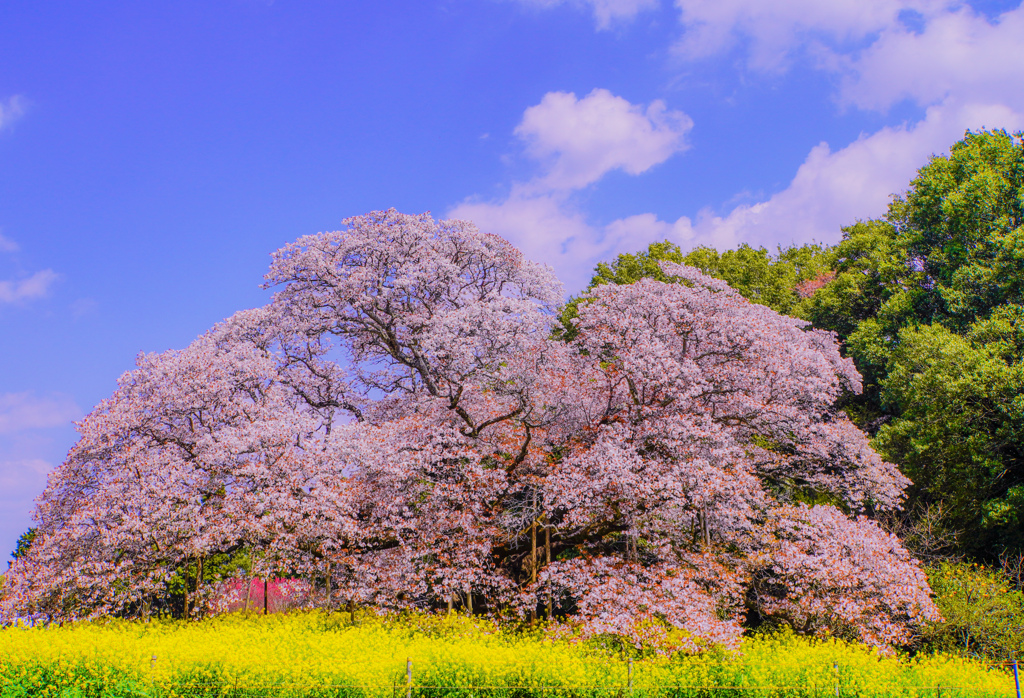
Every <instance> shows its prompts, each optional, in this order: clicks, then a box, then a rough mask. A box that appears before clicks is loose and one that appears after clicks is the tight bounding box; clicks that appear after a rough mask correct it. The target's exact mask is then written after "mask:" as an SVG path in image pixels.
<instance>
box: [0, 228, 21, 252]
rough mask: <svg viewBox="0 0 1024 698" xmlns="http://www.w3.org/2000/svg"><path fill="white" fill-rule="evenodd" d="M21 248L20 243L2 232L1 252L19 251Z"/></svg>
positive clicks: (0, 240) (0, 238)
mask: <svg viewBox="0 0 1024 698" xmlns="http://www.w3.org/2000/svg"><path fill="white" fill-rule="evenodd" d="M19 249H21V248H20V247H18V243H16V242H15V241H14V240H11V239H10V238H8V237H4V234H3V233H0V252H17V251H18V250H19Z"/></svg>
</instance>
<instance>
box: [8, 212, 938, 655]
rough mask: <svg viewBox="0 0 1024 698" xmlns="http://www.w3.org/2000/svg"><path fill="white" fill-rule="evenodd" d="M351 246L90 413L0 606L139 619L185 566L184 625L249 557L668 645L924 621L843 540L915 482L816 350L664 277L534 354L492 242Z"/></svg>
mask: <svg viewBox="0 0 1024 698" xmlns="http://www.w3.org/2000/svg"><path fill="white" fill-rule="evenodd" d="M345 226H346V227H345V229H344V230H341V231H338V232H334V233H324V234H320V235H312V236H306V237H303V238H300V239H299V240H298V241H296V242H295V243H292V244H290V245H287V246H286V247H284V248H282V249H281V250H279V251H278V252H277V253H276V254H275V255H274V261H273V264H272V266H271V269H270V272H269V273H268V275H267V285H268V286H269V287H272V288H274V289H276V292H275V294H274V297H273V300H272V302H271V303H270V304H269V305H267V306H266V307H264V308H260V309H256V310H250V311H243V312H241V313H238V314H236V315H235V316H233V317H231V318H229V319H228V320H227V321H225V322H223V323H221V324H219V325H217V326H216V327H214V328H213V329H212V330H210V332H208V333H206V334H205V335H203V336H202V337H200V338H199V339H197V340H196V341H195V342H194V343H193V344H192V345H190V346H189V347H188V348H186V349H185V350H182V351H172V352H166V353H164V354H155V355H143V356H140V357H139V360H138V365H137V368H136V369H135V370H134V371H132V372H130V373H128V374H126V375H125V376H124V377H122V379H121V381H120V382H119V386H118V389H117V391H116V392H115V393H114V395H113V396H112V397H111V398H110V399H108V400H106V401H104V402H103V403H101V404H100V405H99V406H97V408H96V409H95V410H94V411H93V412H92V413H91V414H90V415H89V416H88V417H86V419H85V420H84V421H83V422H82V423H81V425H80V431H81V434H82V438H81V440H80V442H79V443H78V445H76V447H75V449H74V450H73V451H72V453H71V454H70V456H69V458H68V460H67V461H66V462H65V463H64V464H63V465H62V466H61V467H60V468H58V470H57V471H56V472H55V473H54V475H53V476H52V477H51V479H50V483H49V485H48V487H47V489H46V491H45V492H44V494H43V496H42V498H41V500H40V504H39V510H38V513H37V519H38V527H37V535H36V539H35V541H34V543H33V544H32V546H31V547H30V549H29V551H28V553H27V554H26V555H24V556H22V557H20V558H19V559H18V560H16V561H15V563H14V565H13V567H12V569H11V572H10V573H9V575H8V576H9V584H8V586H7V588H6V590H5V596H4V599H3V604H4V609H5V612H7V613H16V612H18V611H23V610H24V609H27V608H34V609H36V610H41V611H45V612H47V613H50V614H52V615H53V616H54V617H58V618H68V617H81V616H86V615H98V614H103V613H112V612H113V613H119V614H124V615H143V614H145V612H146V609H147V608H148V604H149V603H150V601H151V600H152V598H153V597H154V596H156V595H158V594H159V593H160V590H161V586H166V584H167V583H168V580H170V579H172V578H175V579H182V576H183V575H182V571H183V570H184V571H186V572H187V574H185V575H184V580H185V583H186V593H187V594H189V600H188V601H187V602H186V603H185V611H186V613H190V614H198V613H204V612H208V611H210V610H212V607H211V602H212V593H211V590H210V589H209V588H207V587H205V586H204V585H203V582H204V580H205V579H206V576H205V575H204V574H203V572H202V570H203V567H204V565H205V564H208V563H209V561H211V560H215V559H220V558H223V556H229V555H232V554H235V553H237V552H238V551H240V550H248V551H250V552H251V555H252V559H253V564H252V566H251V572H252V573H253V574H256V575H262V576H267V575H270V574H280V573H290V574H298V575H302V576H304V577H305V578H307V579H309V580H311V581H312V582H313V583H315V584H316V585H317V588H318V590H319V591H318V593H319V594H320V598H321V599H322V602H323V603H326V604H332V603H336V602H338V601H344V602H348V603H371V604H374V605H376V606H378V607H382V608H405V607H419V608H424V609H442V608H445V607H448V608H451V607H453V606H455V607H462V608H464V609H465V610H467V611H470V612H477V613H479V612H488V613H498V614H502V615H505V616H509V615H511V616H518V617H520V618H524V619H525V618H534V617H537V616H538V615H549V616H552V618H557V619H559V622H561V623H564V624H568V625H569V626H571V627H573V628H575V630H576V631H577V632H579V633H581V634H582V635H583V636H588V635H598V634H605V633H615V634H618V635H620V636H622V637H624V638H628V639H629V640H630V641H631V642H635V643H638V644H640V643H644V642H647V641H649V640H651V639H652V638H653V637H658V638H662V640H663V641H666V640H664V639H665V638H670V639H671V646H672V648H673V649H677V650H687V651H696V650H699V649H701V648H704V647H706V646H708V645H709V644H718V643H725V644H730V643H733V642H735V640H736V639H737V637H738V636H739V634H740V632H741V625H742V623H743V621H744V618H745V617H757V618H760V619H764V620H772V619H774V620H776V621H778V622H785V623H789V624H790V625H792V626H793V627H795V628H797V629H798V630H800V631H804V632H826V631H827V632H831V633H838V634H843V635H846V636H849V637H857V638H861V639H863V640H865V641H868V642H871V643H874V644H877V645H893V644H903V643H906V642H908V641H909V640H910V639H911V638H912V637H913V635H914V633H915V632H916V629H917V628H918V627H919V626H920V625H921V624H922V623H924V622H925V621H927V620H928V619H930V618H935V617H937V616H936V610H935V607H934V605H933V603H932V601H931V599H930V596H929V589H928V585H927V581H926V578H925V576H924V573H923V572H922V570H921V569H920V567H919V565H918V564H917V562H916V561H914V560H913V559H912V558H911V556H910V555H909V553H908V552H907V551H906V550H905V549H904V548H903V547H902V546H901V545H900V543H899V542H898V541H897V540H896V539H895V538H894V537H893V536H891V535H889V534H887V533H885V532H884V531H882V530H881V529H880V528H879V527H878V525H877V524H876V523H874V522H873V521H872V520H870V518H868V516H869V515H871V514H875V513H878V512H882V511H891V510H895V509H897V508H898V507H899V506H900V503H901V501H902V497H903V490H904V488H905V487H906V485H907V484H908V481H907V479H906V478H905V477H904V476H903V475H901V474H900V473H899V471H898V470H897V469H896V468H895V466H893V465H892V464H891V463H888V462H886V461H885V460H883V459H882V458H881V457H879V456H878V454H877V453H875V451H873V450H872V449H871V447H870V445H869V443H868V438H867V436H866V435H865V434H864V433H863V432H862V431H860V430H859V429H858V428H857V427H856V426H855V425H854V424H853V423H852V422H851V421H850V420H849V419H848V418H847V417H846V416H845V415H844V414H843V413H842V412H841V411H839V410H838V409H836V407H835V403H836V401H837V399H838V398H839V397H840V396H841V395H842V394H843V393H844V391H846V392H852V393H856V392H858V391H859V390H860V387H861V378H860V375H859V374H858V372H857V371H856V369H855V367H854V365H853V363H852V362H851V361H850V360H849V359H846V358H843V357H842V356H841V355H840V352H839V347H838V345H837V344H836V342H835V340H834V338H833V336H832V335H831V334H829V333H828V332H824V331H821V330H816V329H813V328H811V327H809V326H808V324H807V323H806V322H805V321H802V320H798V319H794V318H791V317H787V316H785V315H782V314H780V313H778V312H776V311H774V310H772V309H770V308H769V307H767V306H765V305H761V304H757V303H752V302H750V301H749V300H747V299H746V298H744V297H743V295H741V294H740V293H738V292H737V291H735V290H734V289H732V288H731V287H730V286H729V285H728V284H726V283H725V282H723V281H720V280H718V279H715V278H712V277H711V276H708V275H706V274H704V273H703V272H701V271H700V270H698V269H696V268H694V267H692V266H685V265H683V264H679V263H675V262H671V261H662V262H661V263H660V264H659V266H658V270H659V272H660V273H661V274H662V275H663V278H662V279H660V280H659V279H651V278H642V279H640V280H638V281H636V283H632V284H598V285H596V286H595V287H594V288H593V289H592V290H591V291H590V292H589V294H588V296H587V300H586V302H585V303H580V304H579V305H578V307H577V313H576V317H575V318H574V319H573V320H572V325H571V327H572V330H573V332H572V337H571V339H568V340H566V339H565V338H562V339H559V338H556V337H554V336H553V332H552V330H553V328H554V327H555V325H556V324H557V323H558V319H559V316H558V310H559V307H558V303H559V301H560V299H561V286H560V284H559V283H558V282H557V280H556V279H555V278H554V277H553V275H552V274H551V272H550V270H549V269H548V268H547V267H544V266H542V265H538V264H535V263H533V262H530V261H528V260H525V259H524V258H523V257H522V255H521V254H520V253H519V251H518V250H516V249H515V248H514V247H513V246H512V245H510V244H509V243H508V242H506V241H505V240H503V239H501V238H498V237H495V236H492V235H486V234H481V233H480V232H478V231H477V230H476V229H475V228H474V227H473V226H472V225H471V224H468V223H464V222H460V221H439V222H438V221H434V220H433V219H431V218H430V217H429V216H428V215H426V214H424V215H419V216H409V215H404V214H400V213H398V212H397V211H394V210H389V211H383V212H373V213H370V214H367V215H365V216H357V217H354V218H350V219H348V220H347V221H345ZM756 256H757V255H756V254H754V257H756ZM773 264H776V265H778V264H779V262H777V261H776V262H773ZM787 264H788V262H787ZM769 268H773V267H771V265H769ZM794 278H795V277H794ZM769 286H770V285H769ZM769 286H764V288H769ZM759 288H760V287H759ZM771 288H774V286H771ZM218 556H220V557H218ZM190 571H191V572H190ZM189 574H191V576H189ZM679 630H682V631H683V632H677V631H679ZM662 644H664V642H663V643H662Z"/></svg>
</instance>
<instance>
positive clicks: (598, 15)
mask: <svg viewBox="0 0 1024 698" xmlns="http://www.w3.org/2000/svg"><path fill="white" fill-rule="evenodd" d="M519 2H520V3H521V4H523V5H527V6H531V7H538V8H548V7H555V6H556V5H563V4H565V3H566V2H570V3H571V4H573V5H577V6H579V7H587V8H589V9H590V10H591V11H592V12H593V13H594V22H595V24H596V25H597V28H598V29H610V28H611V26H612V24H614V23H616V22H624V21H629V20H631V19H633V18H634V17H636V16H637V15H638V14H640V13H641V12H643V11H644V10H652V9H654V8H656V7H657V6H658V4H659V2H660V0H519Z"/></svg>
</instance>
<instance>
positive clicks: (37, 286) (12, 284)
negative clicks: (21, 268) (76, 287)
mask: <svg viewBox="0 0 1024 698" xmlns="http://www.w3.org/2000/svg"><path fill="white" fill-rule="evenodd" d="M58 278H60V276H59V275H58V274H57V273H56V272H55V271H53V270H52V269H43V270H42V271H37V272H36V273H35V274H33V275H32V276H30V277H28V278H27V279H21V280H18V281H0V303H17V302H18V301H24V300H31V299H33V298H43V297H45V296H46V295H48V294H49V293H50V287H51V286H52V285H53V282H55V281H56V280H57V279H58Z"/></svg>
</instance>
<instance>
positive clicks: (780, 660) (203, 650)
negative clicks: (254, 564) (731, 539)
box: [0, 613, 1015, 698]
mask: <svg viewBox="0 0 1024 698" xmlns="http://www.w3.org/2000/svg"><path fill="white" fill-rule="evenodd" d="M407 662H408V664H407ZM407 668H409V669H411V675H412V681H411V686H410V685H408V684H407V673H406V672H407ZM0 686H2V688H0V696H2V698H14V697H15V696H25V697H28V696H33V697H34V696H40V697H45V698H94V697H95V698H99V697H100V696H124V697H125V698H127V697H128V696H146V697H148V698H179V697H181V698H184V697H185V696H225V697H232V698H234V697H236V696H237V697H238V698H243V697H244V698H248V697H249V696H253V697H255V696H266V695H270V696H282V697H296V698H298V697H300V696H301V697H303V698H306V697H310V698H312V697H320V696H353V697H355V696H359V697H361V698H362V697H365V698H378V697H379V698H402V697H403V696H405V695H406V694H407V692H408V693H410V694H411V695H412V696H413V698H440V697H441V696H458V697H459V698H477V697H479V698H491V697H493V698H528V697H530V696H538V697H541V696H543V697H544V698H556V697H560V696H581V697H582V696H588V697H589V696H593V697H595V698H597V697H603V696H611V697H614V698H628V696H630V695H632V696H633V698H652V697H654V696H672V697H679V698H683V697H684V696H716V695H722V696H726V695H728V696H735V697H739V696H835V695H836V690H837V688H838V689H839V692H840V695H842V696H844V697H847V696H879V697H881V696H886V697H887V696H928V697H929V698H930V697H931V696H943V697H945V698H948V697H950V696H1007V697H1009V696H1013V695H1015V693H1014V686H1013V678H1012V676H1011V675H1010V674H1009V673H1007V672H1006V671H1005V670H1001V669H998V668H993V667H987V666H985V665H983V664H980V663H974V662H970V661H966V660H963V659H959V658H953V657H947V656H929V657H923V658H915V659H906V658H899V657H894V656H893V657H887V656H881V655H879V654H878V653H876V652H874V651H872V650H870V649H868V648H866V647H864V646H861V645H854V644H847V643H844V642H840V641H835V640H809V639H806V638H801V637H797V636H795V635H792V634H779V635H769V636H762V637H752V638H748V639H746V640H744V641H743V644H742V647H741V650H740V652H738V653H731V652H730V653H725V652H723V653H715V652H708V653H704V654H702V655H699V656H686V657H684V656H677V657H676V658H673V659H669V658H665V657H645V658H642V659H639V658H638V659H634V660H628V659H624V658H623V657H622V655H621V654H620V653H618V652H614V651H609V650H607V649H598V648H596V647H594V646H593V645H589V646H588V645H583V644H578V643H571V642H567V641H564V640H553V639H550V638H546V637H544V636H543V635H542V634H541V633H539V632H538V633H534V634H511V633H507V632H502V631H500V630H498V629H497V628H496V627H495V626H494V625H492V624H491V623H489V622H487V621H481V620H475V619H467V618H465V617H461V616H452V617H449V618H438V617H432V616H411V617H406V618H403V619H401V620H395V619H387V618H385V619H378V618H366V619H362V620H361V622H358V623H357V624H355V625H350V624H349V622H348V616H338V615H334V616H331V615H326V614H322V613H308V614H294V615H272V616H269V617H260V616H256V617H248V618H246V617H242V616H227V617H222V618H218V619H214V620H210V621H205V622H201V623H167V622H152V623H131V622H121V621H114V622H107V623H83V624H75V625H69V626H65V627H50V628H34V629H25V628H8V629H6V630H3V631H0Z"/></svg>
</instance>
